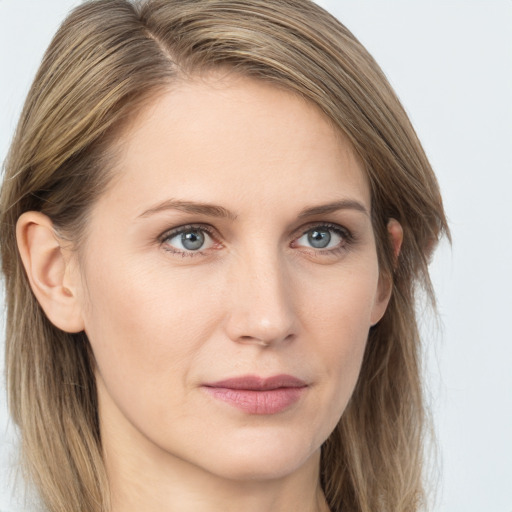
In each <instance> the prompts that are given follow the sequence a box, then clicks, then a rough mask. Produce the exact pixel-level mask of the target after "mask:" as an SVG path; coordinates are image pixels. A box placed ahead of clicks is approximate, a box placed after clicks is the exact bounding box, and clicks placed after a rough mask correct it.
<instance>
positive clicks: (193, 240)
mask: <svg viewBox="0 0 512 512" xmlns="http://www.w3.org/2000/svg"><path fill="white" fill-rule="evenodd" d="M181 243H182V244H183V247H185V249H188V250H189V251H197V250H198V249H200V248H201V247H202V246H203V244H204V233H201V231H187V232H186V233H182V235H181Z"/></svg>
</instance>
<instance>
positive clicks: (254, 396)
mask: <svg viewBox="0 0 512 512" xmlns="http://www.w3.org/2000/svg"><path fill="white" fill-rule="evenodd" d="M202 388H203V389H204V390H205V391H206V392H207V393H208V394H209V395H210V396H212V397H213V398H215V399H217V400H220V401H222V402H225V403H227V404H229V405H231V406H233V407H236V408H238V409H240V410H242V411H244V412H246V413H248V414H277V413H279V412H282V411H284V410H286V409H288V408H289V407H291V406H292V405H293V404H295V403H296V402H297V401H298V400H299V399H300V398H301V396H302V395H303V394H304V393H305V391H306V389H307V388H308V385H307V384H306V383H305V382H304V381H303V380H301V379H298V378H297V377H293V376H292V375H275V376H273V377H268V378H263V377H258V376H255V375H245V376H242V377H236V378H232V379H226V380H221V381H217V382H212V383H208V384H203V386H202Z"/></svg>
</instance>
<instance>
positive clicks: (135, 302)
mask: <svg viewBox="0 0 512 512" xmlns="http://www.w3.org/2000/svg"><path fill="white" fill-rule="evenodd" d="M118 261H119V260H118ZM148 267H149V268H150V269H151V270H149V271H148V270H147V268H148ZM211 289H212V288H211V286H208V284H207V283H205V286H203V285H201V286H199V285H198V284H197V283H196V282H190V281H189V280H188V279H187V278H185V276H183V274H181V275H180V274H179V273H176V274H173V275H167V274H166V272H163V271H162V265H158V266H157V265H155V266H152V265H147V263H146V264H145V265H141V264H139V263H138V262H137V260H131V261H127V262H126V263H125V264H124V265H115V266H114V265H104V266H102V267H95V268H94V270H93V271H91V272H89V275H88V295H89V297H88V302H89V304H90V305H89V307H88V311H87V315H86V319H85V324H86V333H87V335H88V337H89V340H90V343H91V346H92V349H93V352H94V355H95V359H96V365H97V372H98V373H99V375H100V376H101V378H102V380H103V382H104V384H105V387H106V388H107V389H108V391H109V393H110V394H111V395H112V398H113V399H114V401H115V402H117V403H118V405H119V406H120V407H121V408H124V407H123V404H124V405H126V408H128V407H135V408H137V407H140V408H142V409H143V410H142V411H140V410H134V411H131V412H130V411H128V410H125V411H124V412H125V413H126V414H127V415H128V416H130V415H131V414H132V413H133V414H134V415H139V416H141V417H143V416H144V415H145V414H147V413H149V411H150V409H153V411H158V410H160V409H162V408H163V407H164V404H167V405H168V402H169V400H171V401H172V400H176V401H177V403H176V406H179V405H180V404H179V397H180V390H183V389H184V388H185V386H186V382H187V379H188V377H189V370H190V368H191V367H192V366H193V364H194V360H195V359H196V358H197V357H198V354H199V353H200V350H201V346H202V345H203V344H204V341H205V339H207V337H208V335H209V333H210V332H211V330H212V329H213V328H214V326H215V324H216V322H217V319H218V307H219V306H218V302H217V303H216V301H215V297H212V294H211V291H210V290H211ZM163 390H165V393H164V391H163ZM162 394H164V395H165V400H161V401H159V399H158V396H159V395H162ZM165 410H167V408H166V409H165Z"/></svg>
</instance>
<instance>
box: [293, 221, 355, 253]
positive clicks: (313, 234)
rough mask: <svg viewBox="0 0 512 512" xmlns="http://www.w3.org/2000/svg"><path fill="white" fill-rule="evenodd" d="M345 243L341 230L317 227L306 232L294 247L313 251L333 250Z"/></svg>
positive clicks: (345, 239) (345, 238)
mask: <svg viewBox="0 0 512 512" xmlns="http://www.w3.org/2000/svg"><path fill="white" fill-rule="evenodd" d="M346 241H347V235H345V234H344V232H343V231H342V230H341V229H338V228H334V227H330V226H317V227H314V228H311V229H309V230H308V231H306V232H305V233H304V234H303V235H302V236H301V237H299V238H298V239H297V241H296V243H295V245H296V246H302V247H311V248H313V249H334V248H335V247H338V246H342V245H343V244H344V242H346Z"/></svg>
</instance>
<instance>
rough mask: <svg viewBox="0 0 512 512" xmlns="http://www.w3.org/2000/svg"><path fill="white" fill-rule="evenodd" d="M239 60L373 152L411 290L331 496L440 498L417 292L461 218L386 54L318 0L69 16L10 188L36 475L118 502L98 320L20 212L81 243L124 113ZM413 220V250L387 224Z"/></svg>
mask: <svg viewBox="0 0 512 512" xmlns="http://www.w3.org/2000/svg"><path fill="white" fill-rule="evenodd" d="M218 68H223V69H227V70H230V72H234V73H237V74H240V75H243V76H248V77H252V78H254V79H257V80H264V81H266V82H269V83H271V84H274V85H275V86H276V87H283V88H285V89H287V90H290V91H294V92H295V93H297V94H299V95H300V96H301V97H303V98H304V99H306V100H307V101H309V102H312V103H314V104H315V105H317V106H318V107H319V108H320V109H321V110H322V111H323V112H324V114H325V115H326V116H327V118H328V119H329V120H330V122H331V123H333V124H334V125H335V126H336V127H337V128H338V129H339V130H340V131H341V132H343V133H344V135H345V136H346V137H348V139H349V140H350V142H351V143H352V145H353V147H354V148H355V150H356V152H357V153H358V155H359V156H360V158H361V159H362V161H363V162H364V165H365V168H366V170H367V173H368V179H369V182H370V186H371V191H372V220H373V225H374V231H375V236H376V240H377V247H378V257H379V264H380V268H381V273H382V275H383V276H384V278H387V279H390V280H392V283H393V293H392V297H391V301H390V304H389V307H388V309H387V311H386V313H385V315H384V318H383V319H382V320H381V322H380V323H379V324H378V325H376V326H374V327H373V328H372V329H371V331H370V335H369V339H368V344H367V348H366V353H365V357H364V361H363V366H362V371H361V375H360V377H359V381H358V384H357V386H356V389H355V392H354V394H353V396H352V398H351V400H350V403H349V405H348V407H347V409H346V411H345V412H344V414H343V416H342V418H341V420H340V422H339V424H338V426H337V428H336V429H335V431H334V432H333V433H332V434H331V436H330V437H329V439H328V440H327V441H326V443H325V444H324V446H323V448H322V467H321V480H322V486H323V489H324V491H325V494H326V497H327V500H328V503H329V506H330V507H331V510H333V511H340V510H341V509H342V508H343V511H344V512H373V511H375V510H379V511H382V512H385V511H387V512H411V511H415V510H419V508H420V507H421V505H423V504H424V502H425V492H424V485H423V452H422V447H423V444H424V441H425V436H426V433H427V429H426V416H425V414H426V413H425V404H424V397H423V392H422V385H421V340H420V336H419V332H418V326H417V321H416V312H415V302H416V298H417V292H418V290H419V289H423V290H425V291H426V293H427V295H428V296H430V297H431V299H432V301H434V299H433V292H432V287H431V284H430V280H429V274H428V260H429V257H430V255H431V253H432V250H433V248H434V247H435V245H436V243H437V241H438V240H439V238H440V237H441V236H443V235H448V236H449V230H448V226H447V222H446V218H445V216H444V211H443V206H442V201H441V196H440V192H439V187H438V185H437V181H436V179H435V176H434V174H433V171H432V169H431V167H430V164H429V162H428V160H427V158H426V156H425V153H424V151H423V149H422V147H421V144H420V142H419V140H418V138H417V136H416V134H415V132H414V129H413V127H412V125H411V123H410V121H409V119H408V117H407V115H406V113H405V111H404V109H403V108H402V106H401V104H400V102H399V100H398V99H397V97H396V95H395V94H394V92H393V90H392V89H391V87H390V85H389V84H388V82H387V80H386V78H385V76H384V75H383V73H382V71H381V70H380V68H379V67H378V65H377V64H376V63H375V61H374V60H373V58H372V57H371V56H370V55H369V54H368V52H367V51H366V50H365V49H364V48H363V47H362V45H361V44H360V43H359V42H358V41H357V39H356V38H355V37H354V36H353V35H352V34H351V33H350V32H349V31H348V30H347V29H346V28H345V27H344V26H343V25H342V24H341V23H340V22H339V21H337V20H336V19H335V18H333V17H332V16H331V15H330V14H328V13H327V12H326V11H324V10H322V9H321V8H320V7H318V6H317V5H316V4H314V3H313V2H310V1H308V0H297V1H295V0H294V1H292V0H270V1H266V0H265V1H264V0H183V1H176V0H147V1H142V2H130V1H128V0H95V1H89V2H86V3H84V4H83V5H81V6H80V7H78V8H76V9H75V10H74V11H73V12H72V13H71V14H70V15H69V17H68V18H67V19H66V20H65V21H64V23H63V25H62V26H61V28H60V29H59V31H58V32H57V34H56V36H55V38H54V39H53V41H52V43H51V44H50V47H49V48H48V50H47V53H46V55H45V58H44V60H43V62H42V64H41V67H40V69H39V71H38V74H37V76H36V77H35V80H34V83H33V85H32V88H31V90H30V92H29V94H28V97H27V101H26V104H25V107H24V110H23V112H22V115H21V118H20V121H19V124H18V127H17V130H16V133H15V137H14V140H13V142H12V145H11V149H10V152H9V155H8V158H7V160H6V163H5V177H4V184H3V188H2V192H1V197H0V214H1V223H0V225H1V229H2V231H1V233H0V239H1V250H2V265H3V272H4V275H5V283H6V301H7V306H8V312H7V332H6V372H7V386H8V396H9V407H10V411H11V414H12V417H13V419H14V421H15V423H16V424H17V425H18V426H19V428H20V432H21V439H22V450H23V461H24V467H25V470H26V473H27V479H28V480H29V481H32V482H33V483H34V484H35V486H36V488H37V489H38V491H39V494H40V496H41V499H42V501H43V503H44V504H45V506H46V508H47V510H48V511H50V512H65V511H69V510H74V511H84V512H85V511H87V512H107V511H108V510H109V508H110V506H109V491H108V480H107V475H106V471H105V467H104V462H103V458H102V448H101V436H100V432H99V425H98V418H97V403H96V387H95V382H94V373H93V369H94V357H93V354H92V352H91V349H90V347H89V344H88V340H87V338H86V336H85V334H84V333H80V334H68V333H64V332H62V331H60V330H59V329H57V328H56V327H54V326H53V325H52V324H51V323H50V322H49V320H48V319H47V318H46V316H45V315H44V312H43V310H42V309H41V307H40V306H39V304H38V303H37V301H36V299H35V297H34V295H33V293H32V291H31V289H30V286H29V283H28V280H27V277H26V275H25V272H24V270H23V265H22V263H21V260H20V256H19V253H18V250H17V246H16V240H15V235H14V230H15V226H16V221H17V219H18V218H19V216H20V215H21V214H22V213H23V212H25V211H29V210H37V211H41V212H43V213H45V214H46V215H48V216H49V217H50V218H51V219H52V221H53V222H54V225H55V226H56V228H57V229H58V230H59V232H60V233H62V234H63V236H65V237H66V238H69V240H70V241H71V242H72V243H73V244H74V245H75V246H76V247H79V244H80V240H81V239H83V238H84V237H85V235H84V234H85V233H86V230H87V215H88V212H89V211H90V208H91V207H92V205H93V204H94V202H95V200H96V199H97V197H99V195H100V194H101V193H102V191H104V190H105V187H107V186H109V184H110V183H111V182H112V180H113V177H114V172H113V171H112V169H114V168H115V148H116V145H117V146H118V145H119V144H120V142H121V139H122V129H123V127H124V126H126V124H127V123H128V122H129V120H130V119H132V118H133V117H134V116H135V115H136V113H137V112H138V111H139V110H140V109H142V108H143V107H144V105H146V104H147V102H148V101H151V98H153V97H154V95H155V94H157V93H158V91H159V90H161V89H162V88H167V87H169V86H172V84H173V83H175V82H176V81H177V80H183V79H184V80H186V79H187V77H188V76H193V75H197V74H200V73H203V72H206V71H209V70H211V69H218ZM390 218H396V219H397V220H398V221H399V222H400V223H401V224H402V227H403V229H404V243H403V246H402V251H401V253H400V256H399V258H398V261H395V259H394V255H393V250H392V247H391V244H390V242H389V237H388V233H387V229H386V225H387V222H388V220H389V219H390Z"/></svg>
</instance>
